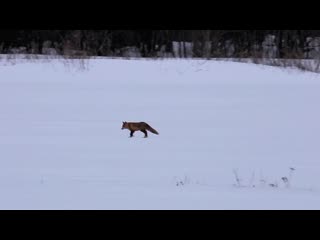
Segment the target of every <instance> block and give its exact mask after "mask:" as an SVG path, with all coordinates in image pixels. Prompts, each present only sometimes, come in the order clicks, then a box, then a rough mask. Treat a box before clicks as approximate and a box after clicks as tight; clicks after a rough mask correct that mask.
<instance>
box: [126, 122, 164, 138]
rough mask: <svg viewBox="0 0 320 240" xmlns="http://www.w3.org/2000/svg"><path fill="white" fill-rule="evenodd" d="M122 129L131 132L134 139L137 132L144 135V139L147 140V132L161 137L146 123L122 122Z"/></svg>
mask: <svg viewBox="0 0 320 240" xmlns="http://www.w3.org/2000/svg"><path fill="white" fill-rule="evenodd" d="M121 129H122V130H123V129H128V130H129V131H130V137H133V133H134V132H135V131H141V132H143V133H144V137H145V138H147V137H148V133H147V130H148V131H149V132H152V133H154V134H157V135H159V133H158V132H157V131H156V130H155V129H153V128H152V127H151V126H150V125H149V124H148V123H146V122H122V128H121Z"/></svg>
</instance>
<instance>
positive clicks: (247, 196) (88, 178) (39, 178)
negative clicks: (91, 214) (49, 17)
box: [0, 59, 320, 209]
mask: <svg viewBox="0 0 320 240" xmlns="http://www.w3.org/2000/svg"><path fill="white" fill-rule="evenodd" d="M87 64H88V65H87V66H88V69H86V70H84V71H78V70H77V67H75V68H74V69H73V67H72V66H70V67H68V66H67V67H66V66H65V64H63V62H62V61H61V60H52V61H51V62H48V61H47V62H44V61H42V60H41V59H39V60H33V61H31V62H28V61H27V60H23V61H21V62H19V63H17V64H15V65H10V64H5V62H1V64H0V209H320V146H319V143H320V112H319V103H320V76H319V75H316V74H311V73H306V72H304V73H303V72H299V71H295V70H290V71H288V70H281V69H278V68H275V67H267V66H265V67H262V66H258V65H253V64H246V63H233V62H222V61H204V60H158V61H153V60H121V59H92V60H88V62H87ZM122 121H145V122H147V123H149V124H150V125H151V126H152V127H154V128H155V129H156V130H158V131H159V133H160V135H154V134H152V133H149V138H143V136H144V135H143V133H141V132H136V133H135V137H133V138H129V131H128V130H121V125H122ZM237 179H238V180H239V181H237Z"/></svg>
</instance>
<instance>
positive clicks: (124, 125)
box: [121, 122, 128, 130]
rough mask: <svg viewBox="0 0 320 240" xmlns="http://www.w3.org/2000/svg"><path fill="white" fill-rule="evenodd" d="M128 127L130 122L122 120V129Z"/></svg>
mask: <svg viewBox="0 0 320 240" xmlns="http://www.w3.org/2000/svg"><path fill="white" fill-rule="evenodd" d="M126 128H128V123H127V122H122V128H121V129H122V130H123V129H126Z"/></svg>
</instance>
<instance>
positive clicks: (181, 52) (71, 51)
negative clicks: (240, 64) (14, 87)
mask: <svg viewBox="0 0 320 240" xmlns="http://www.w3.org/2000/svg"><path fill="white" fill-rule="evenodd" d="M319 45H320V30H0V53H1V54H19V53H21V54H46V55H73V56H120V57H150V58H161V57H178V58H220V57H222V58H278V59H315V58H319V56H320V54H319V53H320V48H319Z"/></svg>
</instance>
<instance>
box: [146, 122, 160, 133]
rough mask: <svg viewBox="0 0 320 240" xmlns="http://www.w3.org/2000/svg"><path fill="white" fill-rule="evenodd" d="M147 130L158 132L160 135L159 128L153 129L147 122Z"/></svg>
mask: <svg viewBox="0 0 320 240" xmlns="http://www.w3.org/2000/svg"><path fill="white" fill-rule="evenodd" d="M147 130H148V131H150V132H152V133H154V134H157V135H159V133H158V132H157V130H155V129H153V128H152V127H151V126H150V125H149V124H147Z"/></svg>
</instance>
